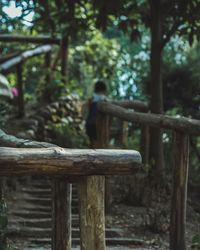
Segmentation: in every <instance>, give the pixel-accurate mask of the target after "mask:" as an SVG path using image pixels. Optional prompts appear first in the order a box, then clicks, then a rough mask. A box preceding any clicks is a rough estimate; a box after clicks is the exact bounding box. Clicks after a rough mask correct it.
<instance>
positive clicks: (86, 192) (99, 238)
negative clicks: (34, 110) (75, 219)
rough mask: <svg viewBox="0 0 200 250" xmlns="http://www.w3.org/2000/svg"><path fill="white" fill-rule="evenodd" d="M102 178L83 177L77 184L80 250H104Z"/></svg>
mask: <svg viewBox="0 0 200 250" xmlns="http://www.w3.org/2000/svg"><path fill="white" fill-rule="evenodd" d="M104 181H105V178H104V177H103V176H98V177H97V176H88V177H84V178H83V179H82V181H81V182H80V184H79V202H80V233H81V241H80V246H81V250H105V249H106V248H105V215H104V185H105V183H104Z"/></svg>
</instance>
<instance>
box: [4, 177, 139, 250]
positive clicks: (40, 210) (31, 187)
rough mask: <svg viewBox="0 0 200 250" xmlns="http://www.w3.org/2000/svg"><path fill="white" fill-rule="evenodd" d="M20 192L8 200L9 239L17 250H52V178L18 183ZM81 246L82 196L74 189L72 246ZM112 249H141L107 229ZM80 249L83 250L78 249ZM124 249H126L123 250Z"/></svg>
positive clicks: (19, 180) (28, 179)
mask: <svg viewBox="0 0 200 250" xmlns="http://www.w3.org/2000/svg"><path fill="white" fill-rule="evenodd" d="M16 183H17V185H16V190H15V191H12V195H10V198H9V199H8V203H7V204H8V238H9V239H10V240H11V241H12V242H13V245H14V246H15V249H16V250H29V249H33V250H45V249H48V250H50V249H51V223H52V220H51V181H50V180H49V179H48V178H42V177H41V178H36V177H27V178H24V177H23V178H19V179H17V181H16ZM79 242H80V232H79V216H78V192H77V187H76V185H73V187H72V245H73V247H78V246H79ZM106 244H107V245H108V246H117V245H121V246H124V247H125V246H130V245H135V244H136V245H141V244H142V242H140V241H138V240H137V241H136V240H134V239H129V238H124V236H123V230H122V228H109V227H107V228H106ZM76 249H79V248H76ZM122 249H123V248H122Z"/></svg>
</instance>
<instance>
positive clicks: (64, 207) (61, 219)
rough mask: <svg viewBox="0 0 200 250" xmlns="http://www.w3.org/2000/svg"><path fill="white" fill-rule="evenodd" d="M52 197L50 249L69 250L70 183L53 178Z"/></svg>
mask: <svg viewBox="0 0 200 250" xmlns="http://www.w3.org/2000/svg"><path fill="white" fill-rule="evenodd" d="M52 183H53V187H52V188H53V199H52V203H53V204H52V205H53V209H52V221H53V237H52V238H53V239H52V250H58V249H59V250H71V184H69V183H67V181H66V180H65V179H64V180H63V179H54V180H53V181H52Z"/></svg>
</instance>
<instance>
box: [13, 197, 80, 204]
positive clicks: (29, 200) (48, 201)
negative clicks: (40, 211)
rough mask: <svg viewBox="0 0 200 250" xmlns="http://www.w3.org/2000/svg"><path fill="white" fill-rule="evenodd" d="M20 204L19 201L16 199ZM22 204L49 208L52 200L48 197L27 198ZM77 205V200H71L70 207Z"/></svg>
mask: <svg viewBox="0 0 200 250" xmlns="http://www.w3.org/2000/svg"><path fill="white" fill-rule="evenodd" d="M18 201H19V202H20V200H19V199H18ZM24 202H27V203H32V204H35V205H44V206H51V204H52V199H51V198H50V197H32V196H29V197H27V198H25V199H24ZM77 205H78V199H74V198H73V199H72V206H77Z"/></svg>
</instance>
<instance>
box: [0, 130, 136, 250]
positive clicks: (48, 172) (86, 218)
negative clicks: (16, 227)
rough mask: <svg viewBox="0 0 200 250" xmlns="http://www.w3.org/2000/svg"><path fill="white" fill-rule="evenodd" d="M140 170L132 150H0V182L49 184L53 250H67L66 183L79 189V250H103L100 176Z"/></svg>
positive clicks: (68, 193) (68, 213)
mask: <svg viewBox="0 0 200 250" xmlns="http://www.w3.org/2000/svg"><path fill="white" fill-rule="evenodd" d="M2 137H4V134H3V135H2ZM5 137H6V135H5ZM11 141H13V137H11ZM19 143H26V141H23V140H19ZM40 145H41V144H40ZM38 146H39V145H37V147H38ZM45 146H48V145H46V144H45ZM140 168H141V156H140V154H139V153H138V152H137V151H133V150H102V149H98V150H77V149H63V148H59V147H50V148H10V147H0V177H3V176H8V177H9V176H25V175H40V176H50V177H51V178H52V182H53V192H52V205H53V206H52V219H53V225H52V249H53V250H70V249H71V184H70V183H72V182H78V185H79V204H80V208H79V213H80V246H81V250H104V249H105V217H104V181H105V177H104V176H105V175H130V174H135V173H136V172H137V171H138V170H139V169H140Z"/></svg>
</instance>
